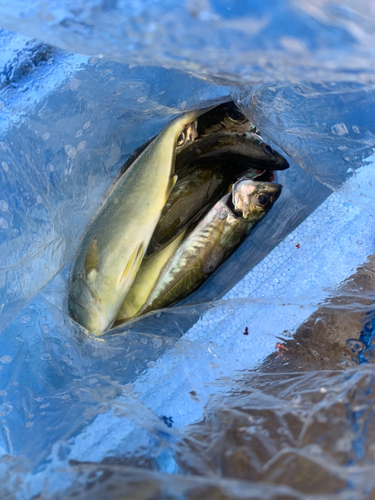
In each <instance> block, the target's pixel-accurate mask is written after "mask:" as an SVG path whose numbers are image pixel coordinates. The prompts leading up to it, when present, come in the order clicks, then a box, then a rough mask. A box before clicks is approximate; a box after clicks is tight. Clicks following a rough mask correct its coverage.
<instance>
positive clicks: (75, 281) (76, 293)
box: [69, 276, 111, 336]
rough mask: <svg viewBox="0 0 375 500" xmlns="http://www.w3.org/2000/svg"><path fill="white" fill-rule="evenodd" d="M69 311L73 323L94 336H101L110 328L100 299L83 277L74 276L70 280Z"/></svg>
mask: <svg viewBox="0 0 375 500" xmlns="http://www.w3.org/2000/svg"><path fill="white" fill-rule="evenodd" d="M69 310H70V313H71V315H72V318H73V319H74V321H77V323H79V324H80V325H84V327H85V328H86V329H87V330H89V331H90V332H91V333H93V334H94V335H96V336H100V335H102V334H103V332H105V331H106V330H108V328H109V326H110V323H111V321H110V319H109V317H108V314H107V312H106V310H105V308H104V306H103V304H102V301H101V299H100V298H99V297H98V295H97V294H96V293H95V291H94V290H93V288H92V287H91V286H90V285H89V283H88V282H87V280H86V279H85V278H84V277H81V276H75V277H73V278H72V280H71V286H70V291H69Z"/></svg>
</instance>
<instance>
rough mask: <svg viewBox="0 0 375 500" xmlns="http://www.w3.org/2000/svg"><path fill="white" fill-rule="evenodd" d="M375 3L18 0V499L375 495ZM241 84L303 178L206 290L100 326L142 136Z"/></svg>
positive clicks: (9, 141)
mask: <svg viewBox="0 0 375 500" xmlns="http://www.w3.org/2000/svg"><path fill="white" fill-rule="evenodd" d="M374 12H375V10H374V4H373V2H355V3H354V2H349V1H346V2H326V1H318V0H314V1H313V2H308V3H306V2H304V3H302V2H297V1H281V0H280V1H272V2H263V3H262V4H259V5H258V4H257V5H255V4H254V2H234V1H233V2H232V1H222V0H207V1H206V0H202V1H200V0H199V1H195V0H194V1H186V2H182V3H181V2H179V3H178V2H173V1H169V2H158V1H153V2H150V1H148V2H126V1H118V2H116V1H113V2H84V3H83V2H79V1H78V2H75V3H74V6H72V4H71V2H58V3H56V2H48V3H46V2H43V3H41V2H38V1H36V0H35V1H30V2H28V3H25V2H12V5H10V3H9V2H5V1H4V2H0V26H2V28H4V29H3V30H2V31H1V32H0V42H1V44H2V53H1V56H0V124H1V125H0V126H1V131H0V134H1V137H0V311H1V312H0V330H1V335H0V428H1V432H0V455H1V456H0V478H1V481H0V484H1V487H0V497H2V496H4V497H5V498H10V499H12V500H13V498H15V499H17V500H19V499H21V500H23V499H25V500H26V499H30V498H35V499H38V500H39V499H40V500H41V499H55V500H58V499H63V498H70V497H71V498H77V499H80V500H81V499H82V500H84V499H90V500H92V499H95V498H98V499H99V498H104V497H105V498H108V499H110V500H120V499H122V498H129V499H130V498H135V499H140V498H144V499H159V498H160V499H163V500H164V499H169V498H170V499H175V498H178V499H190V498H191V499H195V498H201V497H202V498H218V499H223V498H225V499H236V500H237V499H241V500H242V499H255V498H260V497H261V498H264V499H275V500H276V499H278V500H279V499H280V500H281V499H289V498H290V499H297V498H298V499H299V498H306V499H310V498H311V500H313V499H315V498H317V495H318V496H319V498H322V499H327V500H328V499H330V500H332V499H340V500H341V499H345V500H346V499H348V500H349V499H353V500H354V499H355V500H357V499H362V498H363V499H365V498H371V497H372V495H373V491H374V488H375V485H374V479H373V469H374V459H375V457H374V446H375V442H374V437H373V434H374V432H373V425H374V422H373V420H374V419H373V400H372V398H373V385H374V370H373V366H374V365H373V359H374V357H373V356H374V336H373V331H374V289H375V286H374V285H375V278H374V257H373V255H374V242H375V222H374V209H373V207H374V206H375V205H374V202H375V200H374V198H375V191H374V189H375V185H374V179H373V172H374V165H375V161H374V134H375V102H374V88H373V82H374V67H375V65H374V64H373V62H374V61H373V59H374V53H373V46H374V40H373V36H374V35H373V33H374V19H375V17H374ZM6 30H12V31H14V32H18V34H16V33H14V32H11V31H6ZM28 37H33V39H31V38H28ZM65 51H68V52H65ZM230 99H233V100H234V101H235V102H236V103H237V105H238V107H239V108H240V109H241V110H242V111H243V112H244V113H245V114H246V115H247V116H248V117H249V119H250V120H251V121H252V122H253V123H254V124H255V125H256V126H257V127H258V128H259V129H260V130H261V132H262V134H263V136H264V138H265V141H266V142H267V143H269V144H270V145H271V146H272V147H274V148H275V149H276V150H277V151H280V152H281V153H283V154H284V155H285V156H286V158H287V159H288V161H289V163H290V168H289V169H288V170H284V171H282V172H277V173H276V174H275V180H276V181H277V182H279V183H281V184H282V186H283V190H282V195H281V197H280V198H279V199H278V200H277V202H276V204H275V206H274V207H273V209H272V210H271V211H270V213H269V214H268V215H267V217H266V218H265V219H264V220H263V221H262V222H261V223H260V224H259V225H258V226H257V227H256V229H255V230H254V231H253V232H252V233H251V234H250V236H249V237H248V238H247V239H246V240H245V241H244V243H243V244H242V245H241V246H240V247H239V248H238V249H237V250H236V252H235V253H234V254H233V255H231V257H230V258H228V260H227V261H226V262H225V263H224V264H223V265H222V266H221V267H220V268H219V269H217V271H216V272H215V273H214V274H213V275H212V276H211V277H210V278H209V279H208V280H207V281H206V282H205V283H204V284H203V285H202V287H201V288H199V289H198V290H197V291H196V292H194V293H193V294H192V295H190V296H189V297H187V298H186V299H185V300H184V301H183V302H181V303H180V304H178V305H177V306H174V307H172V308H170V309H165V310H162V311H156V312H153V313H151V314H148V315H146V316H145V317H142V318H140V319H138V320H136V321H132V322H130V323H128V324H125V325H123V326H120V327H118V328H115V329H113V330H111V331H109V332H108V333H107V334H106V335H104V337H102V338H100V339H97V338H94V337H93V336H91V335H90V334H89V333H88V332H87V331H86V330H85V329H83V328H82V327H80V326H79V325H78V324H77V323H76V322H75V321H74V320H73V319H72V318H71V316H70V314H69V311H68V305H67V278H68V273H69V268H70V263H71V260H72V257H73V255H74V254H75V252H76V250H77V248H78V245H79V241H80V239H81V237H82V235H83V233H84V231H85V230H86V228H87V226H88V224H89V223H90V221H91V220H92V218H93V216H94V215H95V213H96V212H97V210H99V209H100V206H101V204H102V203H103V201H104V200H105V197H106V193H108V190H109V189H110V188H111V186H112V185H113V183H114V182H115V181H116V179H117V178H118V177H119V175H121V172H122V168H123V165H124V163H125V162H126V160H127V159H128V158H129V156H130V155H131V153H132V152H133V151H135V150H136V149H137V148H138V147H139V146H141V145H142V144H144V143H145V142H146V141H148V140H149V139H151V138H152V137H154V136H155V135H156V134H158V133H159V132H160V131H161V130H162V129H163V128H164V127H165V126H166V125H167V124H168V123H169V122H170V121H171V120H172V118H173V117H174V116H176V115H178V114H179V113H181V112H183V111H186V110H190V109H199V108H203V107H206V106H210V105H214V104H218V103H221V102H226V101H228V100H230ZM150 182H152V178H150Z"/></svg>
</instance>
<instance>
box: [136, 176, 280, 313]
mask: <svg viewBox="0 0 375 500" xmlns="http://www.w3.org/2000/svg"><path fill="white" fill-rule="evenodd" d="M280 193H281V186H280V184H274V183H269V182H257V181H252V180H249V179H242V180H240V181H238V182H236V183H235V184H234V185H233V187H232V193H230V194H227V195H225V196H224V197H223V198H222V199H221V200H220V201H219V202H217V203H216V205H215V206H214V207H213V208H212V210H210V211H209V212H208V214H207V215H206V216H205V217H204V218H203V219H202V221H201V222H200V223H199V224H198V225H197V227H196V228H195V229H194V230H193V231H192V232H191V233H190V234H189V236H187V238H186V239H185V240H184V241H183V243H182V244H181V246H180V247H179V248H178V250H177V251H176V253H175V254H174V256H173V257H171V259H170V260H169V261H168V262H167V264H166V265H165V266H164V268H163V269H162V272H161V273H160V276H159V278H158V280H157V282H156V284H155V287H154V289H153V291H152V292H151V294H150V295H149V297H148V299H147V301H146V303H145V304H144V306H143V307H142V308H141V309H140V311H139V314H144V313H147V312H149V311H152V310H154V309H160V308H163V307H167V306H169V305H173V304H175V303H176V302H178V301H180V300H181V299H183V298H184V297H186V295H188V294H189V293H190V292H192V291H193V290H194V289H196V288H197V287H198V286H199V285H200V284H201V283H202V282H203V281H204V280H205V279H206V278H207V277H208V276H210V275H211V274H212V273H213V272H214V271H215V270H216V269H217V268H218V267H219V266H220V264H221V263H222V262H224V260H225V259H226V258H227V257H228V256H229V255H230V254H231V253H232V252H233V250H234V249H235V248H237V246H238V245H239V244H240V243H241V242H242V241H243V239H244V238H245V237H246V235H248V234H249V232H250V231H251V230H252V229H253V228H254V226H255V225H256V224H257V223H258V222H259V221H260V220H261V219H262V218H263V217H264V216H265V215H266V214H267V213H268V211H269V210H270V209H271V208H272V206H273V204H274V203H275V201H276V200H277V198H278V197H279V195H280Z"/></svg>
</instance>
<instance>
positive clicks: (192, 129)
mask: <svg viewBox="0 0 375 500" xmlns="http://www.w3.org/2000/svg"><path fill="white" fill-rule="evenodd" d="M197 127H198V120H194V121H193V122H191V123H189V124H188V125H187V126H186V127H185V128H184V130H183V131H182V132H181V134H180V135H179V136H178V138H177V143H176V154H178V153H180V152H181V151H183V150H184V149H185V148H187V147H189V146H190V145H191V144H193V142H194V141H195V139H197V138H198V130H197Z"/></svg>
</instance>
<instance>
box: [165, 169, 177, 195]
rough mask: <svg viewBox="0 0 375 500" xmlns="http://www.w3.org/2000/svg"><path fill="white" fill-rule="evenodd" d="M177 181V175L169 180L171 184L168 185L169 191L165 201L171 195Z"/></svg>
mask: <svg viewBox="0 0 375 500" xmlns="http://www.w3.org/2000/svg"><path fill="white" fill-rule="evenodd" d="M177 179H178V175H174V176H173V177H172V179H171V183H170V184H169V191H168V196H167V199H168V198H169V195H170V194H171V192H172V191H173V188H174V187H175V185H176V182H177Z"/></svg>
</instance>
